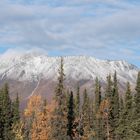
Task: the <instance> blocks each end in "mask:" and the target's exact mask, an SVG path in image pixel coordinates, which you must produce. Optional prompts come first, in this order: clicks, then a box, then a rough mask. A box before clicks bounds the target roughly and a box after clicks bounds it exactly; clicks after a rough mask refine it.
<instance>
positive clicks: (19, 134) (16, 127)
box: [12, 121, 24, 140]
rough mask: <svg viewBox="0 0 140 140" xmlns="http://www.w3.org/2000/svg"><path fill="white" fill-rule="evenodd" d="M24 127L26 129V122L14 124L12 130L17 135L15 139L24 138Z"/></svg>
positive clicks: (22, 139)
mask: <svg viewBox="0 0 140 140" xmlns="http://www.w3.org/2000/svg"><path fill="white" fill-rule="evenodd" d="M23 129H24V123H23V122H22V121H20V122H18V123H16V124H14V125H13V126H12V132H13V134H14V136H15V140H24V133H23Z"/></svg>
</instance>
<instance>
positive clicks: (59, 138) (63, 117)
mask: <svg viewBox="0 0 140 140" xmlns="http://www.w3.org/2000/svg"><path fill="white" fill-rule="evenodd" d="M64 76H65V75H64V69H63V58H61V65H60V69H59V77H58V84H57V87H56V91H55V93H56V94H55V100H56V103H57V106H56V108H55V111H54V113H53V116H54V117H53V118H52V121H51V127H52V136H51V139H52V140H65V139H66V138H67V103H66V95H65V89H64Z"/></svg>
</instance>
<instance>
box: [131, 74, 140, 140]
mask: <svg viewBox="0 0 140 140" xmlns="http://www.w3.org/2000/svg"><path fill="white" fill-rule="evenodd" d="M136 84H137V85H136V88H135V90H136V94H135V96H134V105H133V115H132V124H131V129H132V130H131V134H132V135H133V139H135V140H139V139H140V72H138V77H137V83H136Z"/></svg>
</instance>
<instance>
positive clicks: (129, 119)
mask: <svg viewBox="0 0 140 140" xmlns="http://www.w3.org/2000/svg"><path fill="white" fill-rule="evenodd" d="M63 65H64V62H63V58H61V63H60V67H59V70H58V73H59V75H58V79H57V85H56V86H55V89H54V95H53V99H52V100H51V101H48V100H47V99H44V98H42V97H41V96H39V95H34V96H31V97H30V99H29V100H28V102H27V105H26V108H25V109H24V110H21V109H19V106H20V97H19V95H18V93H17V95H16V98H15V99H14V100H12V99H11V98H10V95H9V93H10V89H9V86H8V83H6V84H5V85H4V86H3V87H2V88H1V89H0V140H140V72H139V73H138V75H137V79H136V85H135V90H132V87H131V85H130V83H129V81H128V82H127V83H126V88H125V93H124V94H122V93H120V90H119V86H118V83H119V81H118V79H117V72H115V71H114V75H110V74H108V76H107V77H106V87H105V90H102V85H101V82H100V79H99V78H98V77H97V78H96V80H95V82H94V83H95V84H93V86H94V89H95V90H94V91H93V96H92V97H91V96H90V95H89V94H88V91H89V89H88V88H85V89H84V92H83V91H82V92H81V89H80V86H79V83H77V90H76V92H75V91H73V90H68V89H67V86H66V85H65V84H64V81H65V77H66V76H67V75H65V70H64V67H63Z"/></svg>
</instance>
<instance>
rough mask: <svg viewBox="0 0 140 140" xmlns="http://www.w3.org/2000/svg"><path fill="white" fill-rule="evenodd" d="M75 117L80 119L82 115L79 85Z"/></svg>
mask: <svg viewBox="0 0 140 140" xmlns="http://www.w3.org/2000/svg"><path fill="white" fill-rule="evenodd" d="M75 117H76V118H77V119H78V118H79V117H80V87H79V85H78V86H77V93H76V99H75Z"/></svg>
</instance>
